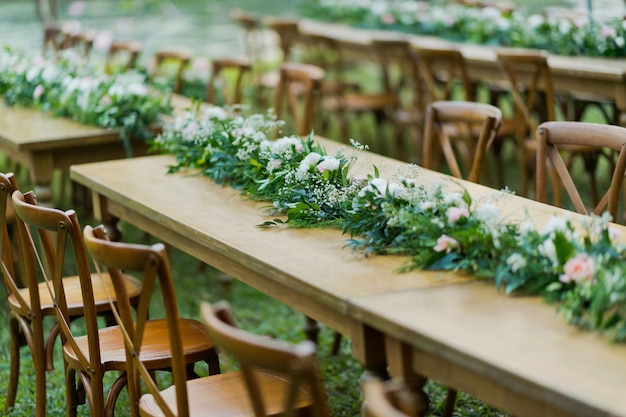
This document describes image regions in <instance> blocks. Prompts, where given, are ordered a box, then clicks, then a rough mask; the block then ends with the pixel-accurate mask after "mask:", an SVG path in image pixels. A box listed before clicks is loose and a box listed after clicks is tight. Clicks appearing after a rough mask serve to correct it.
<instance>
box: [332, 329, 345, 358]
mask: <svg viewBox="0 0 626 417" xmlns="http://www.w3.org/2000/svg"><path fill="white" fill-rule="evenodd" d="M341 339H343V336H342V335H341V333H339V332H335V334H334V335H333V346H332V348H331V350H330V354H331V355H332V356H337V355H338V354H339V349H341Z"/></svg>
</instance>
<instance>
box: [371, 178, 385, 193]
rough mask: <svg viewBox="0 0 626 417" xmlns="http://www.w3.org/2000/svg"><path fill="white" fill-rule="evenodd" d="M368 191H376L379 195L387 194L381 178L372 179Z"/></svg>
mask: <svg viewBox="0 0 626 417" xmlns="http://www.w3.org/2000/svg"><path fill="white" fill-rule="evenodd" d="M370 189H372V191H378V193H379V194H380V195H385V194H387V181H385V180H384V179H382V178H374V179H373V180H371V181H370Z"/></svg>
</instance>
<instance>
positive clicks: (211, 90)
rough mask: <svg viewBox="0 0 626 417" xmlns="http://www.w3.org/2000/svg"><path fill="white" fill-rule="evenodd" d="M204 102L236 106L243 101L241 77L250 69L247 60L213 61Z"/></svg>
mask: <svg viewBox="0 0 626 417" xmlns="http://www.w3.org/2000/svg"><path fill="white" fill-rule="evenodd" d="M211 67H212V69H211V77H210V78H209V82H208V85H207V93H206V101H207V102H209V103H213V104H216V105H220V106H221V105H225V104H238V103H241V102H242V99H243V85H242V82H243V77H244V75H245V74H246V73H248V72H250V70H251V69H252V63H251V62H250V60H249V59H248V58H221V59H214V60H213V62H212V64H211Z"/></svg>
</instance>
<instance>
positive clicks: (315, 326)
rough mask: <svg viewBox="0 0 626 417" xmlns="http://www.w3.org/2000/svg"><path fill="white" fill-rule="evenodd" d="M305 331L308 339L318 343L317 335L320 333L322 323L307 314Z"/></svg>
mask: <svg viewBox="0 0 626 417" xmlns="http://www.w3.org/2000/svg"><path fill="white" fill-rule="evenodd" d="M304 333H306V337H307V339H309V340H310V341H311V342H313V343H315V344H317V336H318V335H319V333H320V324H319V323H318V322H317V321H316V320H314V319H312V318H311V317H309V316H306V321H305V323H304Z"/></svg>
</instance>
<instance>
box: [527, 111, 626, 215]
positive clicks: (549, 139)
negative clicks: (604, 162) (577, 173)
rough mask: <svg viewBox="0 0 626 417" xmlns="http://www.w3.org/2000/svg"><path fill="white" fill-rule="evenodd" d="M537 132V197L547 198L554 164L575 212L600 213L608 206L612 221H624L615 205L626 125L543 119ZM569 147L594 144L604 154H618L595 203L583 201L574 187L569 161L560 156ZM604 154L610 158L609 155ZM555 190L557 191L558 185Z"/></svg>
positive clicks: (625, 161)
mask: <svg viewBox="0 0 626 417" xmlns="http://www.w3.org/2000/svg"><path fill="white" fill-rule="evenodd" d="M536 135H537V174H536V177H537V178H536V179H537V185H536V187H537V200H538V201H541V202H547V201H548V196H547V194H548V193H547V184H546V179H547V172H548V168H549V167H550V166H553V167H554V171H555V172H556V174H557V176H558V178H559V179H560V182H561V184H562V185H563V188H565V191H566V192H567V195H568V196H569V198H570V200H571V202H572V204H573V205H574V208H575V210H576V211H577V212H579V213H581V214H590V213H593V214H597V215H600V214H602V212H603V211H605V210H607V211H608V212H609V213H610V214H611V216H612V218H613V221H623V218H622V216H620V215H619V213H618V207H619V201H620V193H621V191H622V183H623V181H624V175H625V174H626V128H624V127H621V126H613V125H604V124H597V123H586V122H545V123H542V124H540V125H539V126H538V127H537V131H536ZM568 147H594V148H599V149H600V150H601V151H602V152H605V154H609V153H613V154H614V155H617V160H616V162H615V165H614V169H613V172H612V175H611V183H610V186H609V188H608V190H607V191H606V193H605V194H604V196H603V197H602V198H601V199H600V201H599V202H598V203H597V204H596V202H593V204H592V205H586V204H585V203H584V202H583V199H582V198H581V195H580V192H579V188H578V187H576V184H575V183H574V180H573V179H572V175H571V173H570V171H569V169H568V165H567V163H566V162H565V160H564V159H563V155H562V152H563V149H567V148H568ZM607 157H608V158H609V159H611V160H613V157H612V155H607ZM553 191H554V190H553ZM587 191H588V190H587ZM556 192H560V189H557V190H556Z"/></svg>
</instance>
